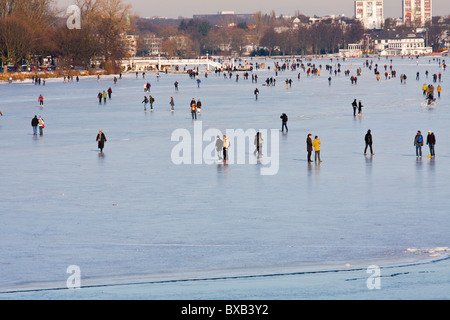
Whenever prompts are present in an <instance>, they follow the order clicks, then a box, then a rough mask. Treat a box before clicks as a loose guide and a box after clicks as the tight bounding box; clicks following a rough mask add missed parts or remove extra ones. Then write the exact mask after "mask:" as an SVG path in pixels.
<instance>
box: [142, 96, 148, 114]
mask: <svg viewBox="0 0 450 320" xmlns="http://www.w3.org/2000/svg"><path fill="white" fill-rule="evenodd" d="M142 103H143V104H144V111H147V105H148V98H147V96H144V100H143V101H142Z"/></svg>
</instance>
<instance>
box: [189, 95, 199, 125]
mask: <svg viewBox="0 0 450 320" xmlns="http://www.w3.org/2000/svg"><path fill="white" fill-rule="evenodd" d="M190 108H191V115H192V120H197V113H198V114H200V113H201V109H202V102H201V101H200V99H198V101H197V102H196V101H195V99H194V98H192V100H191V103H190Z"/></svg>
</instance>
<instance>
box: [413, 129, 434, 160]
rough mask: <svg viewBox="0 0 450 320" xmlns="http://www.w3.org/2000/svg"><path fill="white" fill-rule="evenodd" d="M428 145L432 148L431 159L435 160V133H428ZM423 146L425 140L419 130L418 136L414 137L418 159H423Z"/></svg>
mask: <svg viewBox="0 0 450 320" xmlns="http://www.w3.org/2000/svg"><path fill="white" fill-rule="evenodd" d="M426 144H427V145H428V147H429V148H430V154H429V157H430V158H434V156H435V153H434V146H435V144H436V136H435V135H434V132H431V131H428V136H427V142H426ZM423 145H424V138H423V135H422V133H421V132H420V130H418V131H417V134H416V136H415V137H414V146H415V147H416V157H417V158H420V157H422V147H423Z"/></svg>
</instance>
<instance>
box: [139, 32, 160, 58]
mask: <svg viewBox="0 0 450 320" xmlns="http://www.w3.org/2000/svg"><path fill="white" fill-rule="evenodd" d="M142 40H143V42H144V46H145V48H146V49H147V51H148V54H149V55H150V56H157V55H159V54H161V53H162V52H161V48H162V42H163V39H162V38H158V37H156V36H155V35H150V36H147V37H145V38H143V39H142Z"/></svg>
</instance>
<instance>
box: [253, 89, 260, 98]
mask: <svg viewBox="0 0 450 320" xmlns="http://www.w3.org/2000/svg"><path fill="white" fill-rule="evenodd" d="M254 93H255V100H258V95H259V90H258V88H256V89H255V91H254Z"/></svg>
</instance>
